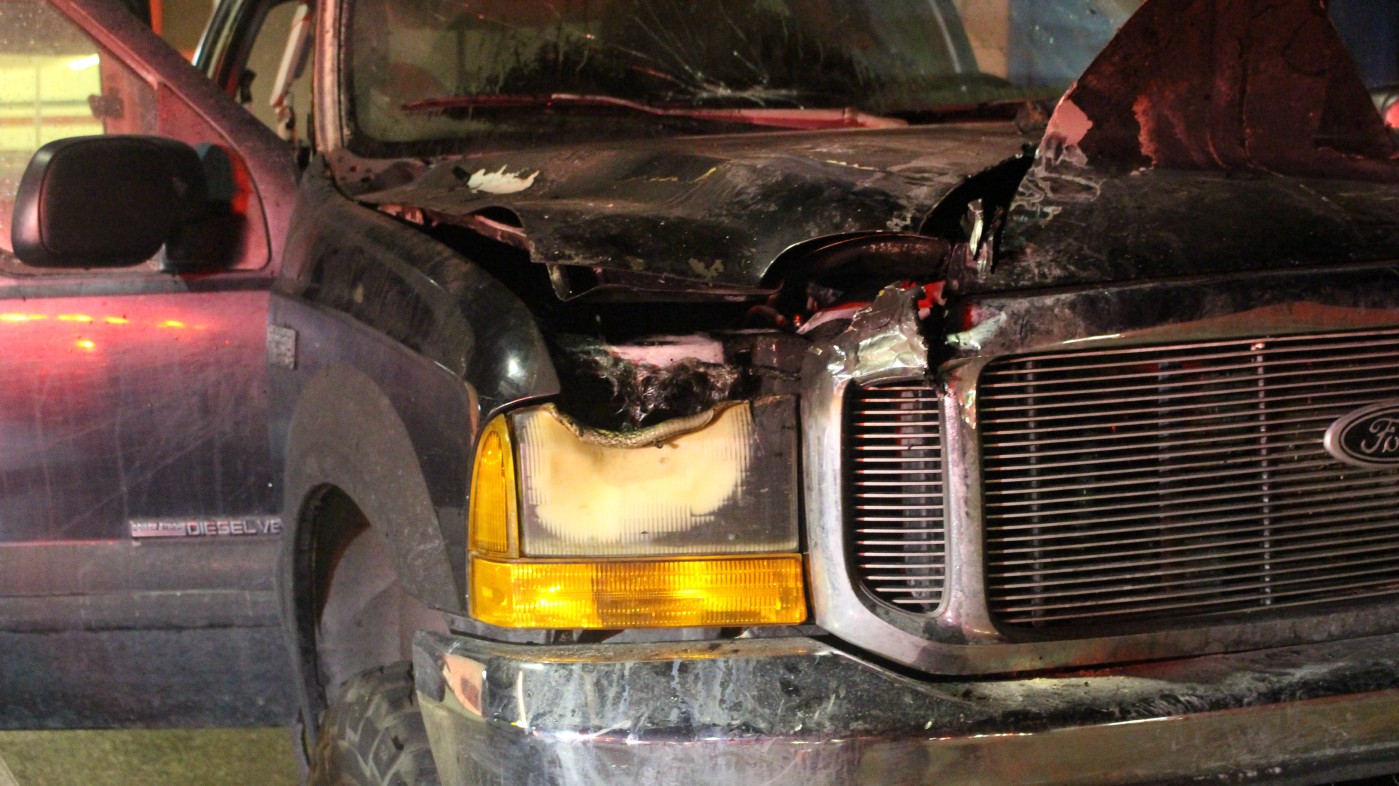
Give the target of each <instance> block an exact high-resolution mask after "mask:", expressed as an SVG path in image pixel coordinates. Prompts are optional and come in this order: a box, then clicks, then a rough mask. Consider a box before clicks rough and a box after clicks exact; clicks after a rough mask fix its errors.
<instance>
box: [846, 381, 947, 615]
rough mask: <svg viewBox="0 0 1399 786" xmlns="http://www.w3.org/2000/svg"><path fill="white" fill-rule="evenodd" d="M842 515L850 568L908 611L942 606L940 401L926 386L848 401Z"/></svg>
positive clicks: (853, 392)
mask: <svg viewBox="0 0 1399 786" xmlns="http://www.w3.org/2000/svg"><path fill="white" fill-rule="evenodd" d="M845 406H846V409H845V414H846V432H845V433H846V451H845V453H846V460H845V510H846V526H847V538H846V541H847V543H848V544H849V548H850V550H851V554H850V556H851V564H852V565H853V566H854V568H855V571H856V574H857V579H858V580H859V581H860V582H861V583H862V584H863V585H864V586H865V587H866V588H867V589H868V590H870V592H872V593H873V594H874V595H875V597H877V598H879V599H881V600H883V601H885V602H887V603H890V604H893V605H894V606H896V607H898V608H901V609H904V610H906V611H911V612H918V613H931V612H933V611H936V610H937V608H938V606H939V605H940V604H941V603H942V596H943V584H944V579H945V574H946V572H945V569H944V561H945V560H944V554H945V551H946V541H947V538H946V531H945V525H944V523H943V502H942V434H941V428H940V415H939V409H938V398H937V394H936V393H935V392H934V390H933V389H932V388H931V387H930V386H929V385H926V384H922V383H904V384H897V385H879V386H871V387H860V386H854V385H852V386H851V388H850V389H849V391H848V392H847V393H846V399H845Z"/></svg>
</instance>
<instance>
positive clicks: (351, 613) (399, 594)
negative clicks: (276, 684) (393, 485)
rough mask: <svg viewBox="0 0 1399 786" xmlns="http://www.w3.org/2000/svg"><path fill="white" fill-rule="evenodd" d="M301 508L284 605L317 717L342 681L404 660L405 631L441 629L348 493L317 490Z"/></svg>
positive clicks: (407, 649)
mask: <svg viewBox="0 0 1399 786" xmlns="http://www.w3.org/2000/svg"><path fill="white" fill-rule="evenodd" d="M302 511H303V513H302V516H301V518H300V521H299V526H298V527H297V530H298V531H297V535H298V537H297V551H298V554H297V555H296V557H295V558H294V560H293V562H294V570H295V571H296V574H297V575H295V577H294V579H293V586H294V588H295V589H294V592H293V594H292V602H293V603H294V604H295V617H296V620H297V624H296V629H297V635H298V638H299V639H300V642H299V643H300V648H299V649H300V651H301V653H302V657H303V661H304V662H303V668H307V669H308V672H309V673H308V674H307V677H308V678H309V679H307V681H306V682H307V685H306V687H307V690H308V693H309V694H312V695H310V696H308V698H310V699H312V701H313V704H314V707H313V708H314V710H315V711H316V712H317V714H319V711H320V710H322V709H324V708H325V706H327V704H328V703H329V702H330V701H332V700H334V699H335V697H336V696H337V695H338V694H339V692H340V688H341V686H342V685H343V684H344V683H345V681H346V680H348V679H350V678H351V677H353V676H355V675H356V674H359V673H361V672H364V671H366V670H368V669H372V668H375V667H379V666H387V665H389V664H392V663H397V662H399V661H404V660H411V658H412V649H411V647H412V637H413V634H414V633H415V632H416V631H418V630H434V631H441V632H445V631H446V625H445V622H444V620H443V617H442V615H441V614H440V613H439V612H437V611H435V610H433V609H431V608H429V607H428V606H426V605H425V604H423V603H422V602H421V601H418V600H417V599H416V598H414V597H413V596H411V595H410V594H408V593H407V592H406V591H405V590H404V589H403V585H402V583H401V582H400V581H399V577H398V574H397V573H396V572H395V569H394V563H393V556H392V553H391V551H390V549H389V545H388V543H387V542H386V541H385V540H384V536H383V534H382V531H381V530H380V529H378V528H376V527H375V526H372V525H371V523H370V521H369V519H368V518H367V517H366V516H365V514H364V512H363V511H362V510H361V509H360V506H359V505H357V504H356V503H355V501H354V500H353V499H352V498H351V497H350V496H349V495H348V494H346V493H345V492H344V491H342V490H341V489H339V488H336V487H334V486H323V487H320V488H318V489H315V490H314V491H313V492H312V493H311V494H310V495H309V496H308V498H307V502H306V504H305V505H304V506H303V507H302ZM308 667H309V668H308Z"/></svg>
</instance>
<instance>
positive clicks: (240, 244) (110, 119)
mask: <svg viewBox="0 0 1399 786" xmlns="http://www.w3.org/2000/svg"><path fill="white" fill-rule="evenodd" d="M93 134H148V135H154V136H165V137H170V138H174V139H179V140H181V141H184V142H186V143H188V144H191V145H196V146H197V145H203V144H208V145H210V146H212V147H218V148H221V149H223V151H224V152H225V153H229V154H230V158H231V159H232V160H231V161H229V162H228V163H227V165H225V171H227V166H231V167H232V171H231V172H227V174H226V175H225V176H224V177H223V178H222V179H221V180H220V183H221V184H224V187H225V190H224V191H223V192H222V193H223V195H224V196H223V198H224V200H225V201H226V203H227V204H228V205H229V210H230V214H229V216H228V220H227V223H226V226H227V227H229V236H228V240H227V242H226V243H224V244H223V245H222V246H220V253H221V254H226V260H227V261H222V260H221V261H220V263H219V264H220V266H226V267H229V268H233V269H257V268H260V267H262V266H264V265H266V264H267V262H268V250H269V242H268V237H267V228H266V223H265V221H264V220H263V214H262V203H261V201H260V199H259V198H258V196H257V194H256V191H255V190H254V189H253V188H252V184H251V180H250V178H249V175H248V172H247V168H246V166H245V165H244V163H243V162H242V161H241V159H239V158H238V157H237V156H236V155H232V148H231V146H230V144H229V143H228V140H227V139H226V138H225V137H224V134H223V132H222V131H221V130H220V129H219V128H218V127H217V126H215V125H213V124H211V123H210V122H209V121H208V120H207V119H206V118H205V117H204V116H203V115H202V114H201V113H200V112H197V111H196V110H194V108H193V107H192V106H191V105H190V104H189V103H188V102H187V101H186V100H185V99H184V98H183V97H182V96H181V95H179V94H178V93H176V92H175V91H173V90H171V89H170V88H169V87H168V86H167V85H165V84H163V83H158V82H157V80H156V79H155V77H153V76H149V75H146V74H142V73H138V72H137V71H134V70H133V69H132V68H131V67H129V66H128V65H127V64H126V63H124V62H122V60H121V59H119V58H118V57H117V56H116V55H114V54H113V53H111V52H110V51H108V50H106V49H105V48H104V47H102V46H101V45H100V44H98V43H97V42H96V41H95V40H93V38H92V37H91V36H89V35H88V34H87V33H86V32H84V31H83V30H82V29H81V28H80V27H78V26H77V25H76V24H75V23H74V22H73V21H72V20H70V19H68V18H67V17H65V16H64V15H63V14H62V13H61V12H59V11H58V10H57V9H55V8H54V7H53V6H52V5H51V4H50V3H49V2H47V1H46V0H0V276H43V275H64V274H65V271H63V270H58V269H40V268H34V267H29V266H25V265H23V264H21V263H20V262H19V260H18V259H16V258H15V257H14V255H13V248H12V245H11V242H12V241H11V237H10V222H11V219H12V213H13V209H14V201H15V195H16V192H17V191H18V190H19V181H20V178H21V177H22V175H23V174H24V170H25V168H26V167H27V166H28V163H29V160H30V158H32V157H33V155H34V153H35V151H37V150H38V149H39V148H40V147H42V146H43V145H44V144H47V143H48V142H51V141H53V140H56V139H63V138H67V137H73V136H86V135H93ZM112 196H113V198H114V199H119V198H120V195H119V194H113V195H112ZM159 269H160V262H159V260H158V259H152V260H149V261H147V262H146V263H144V264H142V265H137V266H135V267H127V268H112V269H106V270H103V271H101V273H100V274H101V275H104V276H106V275H125V274H130V273H150V272H152V271H156V270H159ZM67 274H71V271H70V272H68V273H67Z"/></svg>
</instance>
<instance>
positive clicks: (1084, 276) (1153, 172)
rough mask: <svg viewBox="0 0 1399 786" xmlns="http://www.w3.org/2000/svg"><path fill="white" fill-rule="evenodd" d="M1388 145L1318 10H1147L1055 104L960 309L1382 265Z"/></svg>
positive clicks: (1196, 5) (1169, 5) (1253, 6)
mask: <svg viewBox="0 0 1399 786" xmlns="http://www.w3.org/2000/svg"><path fill="white" fill-rule="evenodd" d="M1395 153H1396V151H1395V147H1394V143H1393V141H1392V140H1391V139H1390V137H1389V135H1388V134H1387V133H1386V131H1385V129H1384V125H1383V122H1382V121H1381V120H1380V118H1379V116H1378V115H1377V114H1376V112H1375V111H1374V106H1373V104H1372V103H1371V101H1370V98H1369V96H1368V94H1367V92H1366V90H1365V87H1364V85H1363V83H1362V81H1361V79H1360V76H1359V74H1358V73H1357V72H1356V69H1355V65H1354V63H1353V62H1352V61H1351V60H1350V57H1349V55H1348V54H1347V52H1346V50H1345V47H1344V45H1343V43H1342V42H1341V40H1340V37H1339V35H1338V34H1337V33H1336V31H1335V28H1334V27H1332V25H1331V22H1330V20H1329V19H1328V18H1327V16H1326V9H1325V5H1324V4H1323V3H1318V2H1313V1H1312V0H1288V2H1269V1H1266V0H1248V1H1247V2H1231V3H1212V2H1207V1H1206V0H1152V2H1149V3H1147V4H1146V5H1144V6H1143V8H1142V9H1141V11H1140V12H1139V13H1138V14H1137V15H1136V16H1134V17H1133V18H1132V19H1131V20H1130V21H1129V22H1128V23H1127V24H1126V25H1125V26H1124V27H1123V28H1122V30H1121V31H1120V32H1119V33H1118V35H1117V37H1116V38H1114V39H1113V41H1112V42H1111V43H1110V44H1109V45H1108V47H1107V48H1106V49H1105V50H1104V51H1103V53H1102V54H1101V55H1099V57H1098V59H1097V60H1095V61H1094V63H1093V65H1092V66H1091V67H1090V68H1089V69H1088V71H1087V72H1086V73H1085V74H1084V75H1083V76H1082V77H1081V78H1080V79H1079V80H1078V82H1076V83H1075V84H1074V86H1073V87H1071V88H1070V89H1069V91H1068V93H1066V94H1065V96H1064V98H1063V100H1062V101H1061V102H1060V104H1059V106H1058V108H1057V109H1056V110H1055V113H1054V116H1053V117H1052V118H1051V119H1050V122H1049V127H1048V129H1047V130H1046V132H1045V138H1044V140H1043V142H1042V143H1041V145H1040V150H1039V159H1038V161H1037V163H1036V166H1035V167H1033V168H1032V169H1031V170H1030V172H1029V174H1028V176H1027V177H1026V179H1025V181H1024V182H1023V183H1022V184H1021V186H1020V189H1019V193H1018V194H1017V196H1016V198H1015V201H1014V203H1013V205H1012V207H1011V210H1010V214H1009V217H1008V221H1007V226H1006V228H1005V230H1004V237H1003V242H1002V244H1001V248H1000V249H999V252H1000V253H999V258H998V259H997V260H996V263H995V265H994V266H993V267H992V269H990V270H986V269H982V270H979V271H971V272H964V273H962V274H961V275H960V276H958V278H961V279H962V280H963V281H962V284H961V286H962V289H963V290H964V291H973V290H975V291H990V290H1003V289H1014V288H1025V287H1037V286H1059V285H1076V284H1104V283H1109V282H1116V281H1127V280H1133V279H1144V278H1159V277H1168V276H1182V275H1198V274H1210V273H1226V272H1241V271H1250V270H1263V269H1289V268H1294V269H1295V268H1299V267H1305V266H1313V265H1328V264H1339V263H1346V262H1354V261H1362V260H1377V259H1385V258H1392V257H1393V256H1394V249H1395V248H1396V241H1397V240H1399V197H1396V196H1395V192H1394V188H1393V185H1392V184H1393V183H1395V182H1399V162H1397V161H1396V159H1395Z"/></svg>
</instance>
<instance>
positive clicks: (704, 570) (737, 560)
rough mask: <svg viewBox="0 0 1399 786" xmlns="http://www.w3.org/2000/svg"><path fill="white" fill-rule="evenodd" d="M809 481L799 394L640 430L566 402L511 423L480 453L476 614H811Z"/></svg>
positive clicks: (732, 619) (756, 617)
mask: <svg viewBox="0 0 1399 786" xmlns="http://www.w3.org/2000/svg"><path fill="white" fill-rule="evenodd" d="M512 441H513V443H514V444H513V449H512V448H511V443H512ZM501 446H504V447H501ZM796 476H797V475H796V432H795V406H794V403H793V402H792V401H791V400H790V399H783V398H778V399H770V400H765V401H761V402H755V403H751V404H750V403H748V402H743V403H738V404H732V405H727V406H724V407H721V408H718V409H715V410H713V411H711V412H707V413H704V414H702V415H699V416H696V417H695V418H687V419H681V420H677V421H672V422H669V423H665V424H661V425H659V426H656V427H653V428H651V429H647V430H644V431H641V432H636V433H632V434H626V435H619V434H613V433H609V432H597V431H590V430H587V429H584V428H581V427H579V426H578V425H577V424H575V423H573V422H571V421H570V420H568V419H567V418H566V417H564V416H563V415H561V414H559V413H558V412H557V410H555V409H554V408H553V407H552V406H545V407H537V408H532V409H528V410H524V411H521V412H519V413H516V414H515V415H513V416H511V417H510V418H509V420H508V424H507V421H505V420H501V419H498V420H497V421H494V422H492V423H491V424H490V425H489V426H488V427H487V429H486V432H485V433H484V435H483V437H482V440H481V444H480V447H479V448H478V451H477V463H476V474H475V479H474V485H473V497H472V507H471V520H470V527H471V537H470V543H471V548H472V561H471V565H472V581H471V585H472V596H471V608H472V613H473V615H475V616H476V617H477V618H479V619H482V620H483V621H486V622H490V623H492V624H497V625H504V626H511V627H675V626H714V625H724V626H728V625H749V624H781V623H794V622H800V621H802V620H804V619H805V618H806V606H805V599H804V590H803V582H802V560H801V557H800V555H799V554H798V553H796V550H797V523H796V491H795V489H796ZM517 521H518V525H517V524H516V522H517ZM516 526H518V529H515V527H516Z"/></svg>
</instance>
